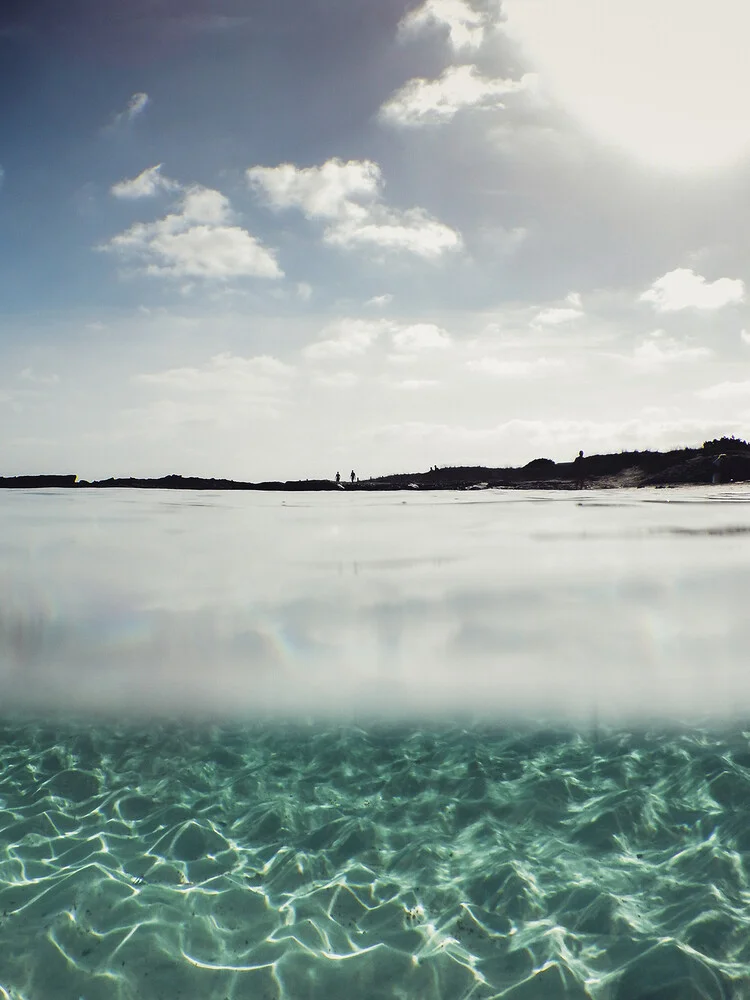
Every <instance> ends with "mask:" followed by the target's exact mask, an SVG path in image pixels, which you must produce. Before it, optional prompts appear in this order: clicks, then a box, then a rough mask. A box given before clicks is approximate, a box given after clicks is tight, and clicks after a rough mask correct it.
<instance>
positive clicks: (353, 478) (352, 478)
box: [350, 469, 357, 482]
mask: <svg viewBox="0 0 750 1000" xmlns="http://www.w3.org/2000/svg"><path fill="white" fill-rule="evenodd" d="M350 478H351V481H352V482H354V480H355V479H356V478H357V477H356V476H355V475H354V469H352V474H351V477H350Z"/></svg>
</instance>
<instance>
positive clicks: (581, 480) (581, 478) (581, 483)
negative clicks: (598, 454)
mask: <svg viewBox="0 0 750 1000" xmlns="http://www.w3.org/2000/svg"><path fill="white" fill-rule="evenodd" d="M573 465H575V466H577V474H578V482H577V486H578V489H579V490H583V489H585V488H586V476H585V475H584V473H583V452H582V451H579V452H578V457H577V458H576V460H575V462H573Z"/></svg>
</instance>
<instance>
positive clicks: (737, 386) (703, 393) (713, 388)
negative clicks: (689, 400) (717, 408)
mask: <svg viewBox="0 0 750 1000" xmlns="http://www.w3.org/2000/svg"><path fill="white" fill-rule="evenodd" d="M696 396H700V398H701V399H742V398H745V397H748V396H750V382H719V383H718V384H717V385H710V386H708V387H707V388H706V389H699V390H698V391H697V392H696Z"/></svg>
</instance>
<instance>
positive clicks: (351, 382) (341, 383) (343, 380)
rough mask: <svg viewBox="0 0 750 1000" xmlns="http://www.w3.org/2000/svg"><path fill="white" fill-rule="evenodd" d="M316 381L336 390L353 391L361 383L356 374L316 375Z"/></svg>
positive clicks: (334, 373) (331, 373)
mask: <svg viewBox="0 0 750 1000" xmlns="http://www.w3.org/2000/svg"><path fill="white" fill-rule="evenodd" d="M315 381H316V382H317V383H319V384H320V385H326V386H330V387H332V388H334V389H351V388H352V387H353V386H355V385H357V384H358V383H359V381H360V378H359V375H355V374H354V372H330V373H325V374H320V375H316V376H315Z"/></svg>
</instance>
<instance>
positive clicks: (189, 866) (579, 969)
mask: <svg viewBox="0 0 750 1000" xmlns="http://www.w3.org/2000/svg"><path fill="white" fill-rule="evenodd" d="M748 595H750V490H748V489H747V488H746V487H744V486H733V485H730V486H716V487H711V488H709V487H700V488H699V487H692V488H684V489H682V488H679V489H641V490H637V489H633V490H627V489H622V490H607V491H604V490H602V491H597V490H584V491H566V492H553V491H539V492H534V491H515V490H500V489H497V490H495V489H488V490H467V491H461V492H446V491H441V492H427V491H422V490H410V489H406V490H403V491H397V492H388V493H370V492H365V491H361V492H351V491H340V492H339V491H336V492H324V493H272V492H205V491H201V492H198V491H195V492H191V491H158V490H118V489H101V490H97V489H81V490H60V491H56V490H38V491H28V490H2V491H0V746H1V747H2V754H1V755H0V1000H178V998H179V1000H469V998H473V1000H491V998H494V1000H500V998H503V1000H558V998H559V1000H744V998H750V884H749V881H748V879H749V876H750V679H749V677H748V666H749V664H748V651H749V650H750V613H749V612H748Z"/></svg>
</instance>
